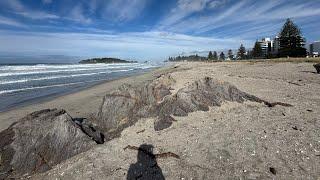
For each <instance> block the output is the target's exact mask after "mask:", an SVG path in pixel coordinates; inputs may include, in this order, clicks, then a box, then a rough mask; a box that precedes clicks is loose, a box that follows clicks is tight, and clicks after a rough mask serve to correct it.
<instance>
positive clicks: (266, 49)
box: [258, 38, 274, 56]
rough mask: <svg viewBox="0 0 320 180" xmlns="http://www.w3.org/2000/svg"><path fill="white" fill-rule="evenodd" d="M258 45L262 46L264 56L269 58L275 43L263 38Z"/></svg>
mask: <svg viewBox="0 0 320 180" xmlns="http://www.w3.org/2000/svg"><path fill="white" fill-rule="evenodd" d="M258 43H259V44H260V45H261V49H262V52H263V55H264V56H267V55H268V54H270V53H271V52H273V49H274V41H273V40H271V38H263V39H262V40H261V41H258Z"/></svg>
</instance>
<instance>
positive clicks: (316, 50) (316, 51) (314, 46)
mask: <svg viewBox="0 0 320 180" xmlns="http://www.w3.org/2000/svg"><path fill="white" fill-rule="evenodd" d="M310 55H311V56H319V55H320V41H315V42H313V43H311V44H310Z"/></svg>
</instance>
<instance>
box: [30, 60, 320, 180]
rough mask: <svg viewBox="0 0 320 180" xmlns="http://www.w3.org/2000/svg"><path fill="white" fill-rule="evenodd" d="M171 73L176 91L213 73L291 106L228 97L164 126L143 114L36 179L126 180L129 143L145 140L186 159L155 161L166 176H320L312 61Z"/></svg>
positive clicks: (198, 66)
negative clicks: (108, 138) (156, 127)
mask: <svg viewBox="0 0 320 180" xmlns="http://www.w3.org/2000/svg"><path fill="white" fill-rule="evenodd" d="M170 76H171V77H172V78H173V79H174V80H175V84H173V85H172V93H175V92H177V91H178V90H179V89H181V88H183V87H185V86H187V85H188V84H190V83H192V82H194V81H195V80H198V79H201V78H204V77H212V78H214V79H216V80H218V81H226V82H230V83H232V84H234V85H235V86H236V87H238V88H239V89H240V90H242V91H244V92H247V93H249V94H252V95H255V96H257V97H260V98H262V99H264V100H268V101H271V102H284V103H289V104H291V105H292V107H283V106H275V107H273V108H270V107H267V106H265V105H264V104H261V103H254V102H245V103H243V104H241V103H235V102H224V103H223V104H222V106H221V107H211V108H210V110H209V111H207V112H202V111H198V112H193V113H190V114H189V115H188V116H186V117H174V118H175V119H176V120H177V122H174V123H173V125H172V126H171V127H170V128H168V129H165V130H162V131H159V132H156V131H155V130H154V128H153V125H154V124H153V123H154V120H155V119H154V118H147V119H141V120H140V121H139V122H138V123H136V124H135V125H134V126H132V127H129V128H127V129H125V130H124V131H123V132H122V134H121V137H119V138H116V139H113V140H111V141H110V142H107V143H105V144H102V145H97V146H96V147H95V148H93V149H91V150H89V151H88V152H84V153H82V154H79V155H77V156H75V157H73V158H71V159H69V160H67V161H65V162H64V163H62V164H60V165H57V166H55V167H54V168H53V169H52V170H50V171H48V172H46V173H44V174H40V175H36V176H34V177H33V178H34V179H124V178H125V177H126V176H127V173H128V171H129V167H132V166H130V165H133V164H135V163H136V162H137V154H138V151H136V150H134V149H126V148H125V147H127V146H128V145H130V146H136V147H139V146H140V145H142V144H150V145H152V146H154V153H165V152H172V153H175V154H177V155H178V156H179V157H180V159H177V158H174V157H167V158H159V159H157V163H158V165H159V167H160V168H161V169H162V174H163V176H164V177H165V178H166V179H213V177H214V178H215V179H228V178H232V179H275V178H276V179H317V178H319V177H320V164H319V162H320V132H319V128H320V119H319V114H320V108H319V107H320V91H319V89H320V76H319V74H316V73H315V69H314V68H313V67H312V64H311V63H266V62H259V63H250V62H238V63H232V62H221V63H179V64H178V68H176V70H175V71H172V73H170ZM140 77H141V76H140ZM130 79H131V78H129V79H128V80H130ZM133 79H135V80H137V79H138V77H134V78H133ZM101 88H102V87H101ZM102 89H104V88H102ZM91 91H92V90H91ZM87 92H88V91H87ZM99 92H100V91H99ZM82 93H83V92H82ZM101 93H102V92H101ZM102 94H103V93H102ZM97 102H98V100H97ZM84 105H86V104H84ZM75 107H76V106H75ZM138 157H139V156H138Z"/></svg>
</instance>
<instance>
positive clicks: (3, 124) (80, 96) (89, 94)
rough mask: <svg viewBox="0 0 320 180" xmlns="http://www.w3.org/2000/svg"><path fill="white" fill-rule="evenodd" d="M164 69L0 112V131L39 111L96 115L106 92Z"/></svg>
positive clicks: (136, 81) (141, 80)
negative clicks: (51, 109) (60, 110)
mask: <svg viewBox="0 0 320 180" xmlns="http://www.w3.org/2000/svg"><path fill="white" fill-rule="evenodd" d="M166 69H167V68H162V69H158V70H154V71H152V72H148V73H144V74H142V75H136V76H131V77H126V78H120V79H118V80H113V81H108V82H105V83H102V84H99V85H96V86H94V87H91V88H88V89H85V90H81V91H78V92H75V93H71V94H68V95H64V96H60V97H57V98H51V99H50V100H49V101H46V100H44V101H42V102H39V103H32V104H31V105H27V106H24V107H18V108H13V109H12V110H9V111H6V112H0V131H2V130H4V129H6V128H7V127H8V126H9V125H10V124H11V123H13V122H15V121H17V120H18V119H21V118H22V117H24V116H26V115H27V114H30V113H32V112H34V111H38V110H41V109H48V108H61V109H65V110H67V111H68V112H69V113H70V114H71V115H72V116H74V117H81V118H85V117H89V116H90V115H91V114H94V113H96V111H97V110H98V107H99V106H100V105H101V101H102V98H103V96H104V95H105V94H106V93H107V92H109V91H111V90H114V89H116V88H118V87H119V86H120V85H122V84H124V83H129V84H130V83H132V84H137V83H141V82H143V81H147V80H150V79H152V78H154V77H155V76H157V75H158V74H159V73H161V72H163V71H166Z"/></svg>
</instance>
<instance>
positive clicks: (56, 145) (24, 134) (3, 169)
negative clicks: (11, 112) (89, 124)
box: [0, 109, 96, 179]
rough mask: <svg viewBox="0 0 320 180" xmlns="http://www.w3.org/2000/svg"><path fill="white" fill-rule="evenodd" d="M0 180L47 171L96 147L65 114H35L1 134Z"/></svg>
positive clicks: (47, 111)
mask: <svg viewBox="0 0 320 180" xmlns="http://www.w3.org/2000/svg"><path fill="white" fill-rule="evenodd" d="M0 137H1V140H0V179H5V178H17V177H21V176H28V175H30V174H34V173H38V172H44V171H46V170H48V169H50V168H51V167H52V166H54V165H56V164H59V163H60V162H62V161H64V160H66V159H68V158H70V157H72V156H74V155H76V154H79V153H81V152H84V151H86V150H88V149H89V148H91V147H92V146H93V145H94V144H96V143H95V142H94V141H92V140H91V139H90V138H89V137H88V136H87V135H86V134H84V133H83V132H82V130H81V128H80V126H79V125H77V124H76V123H75V122H73V119H72V118H71V117H70V116H69V115H68V114H67V113H66V112H65V111H64V110H57V109H46V110H42V111H37V112H34V113H32V114H30V115H28V116H26V117H24V118H23V119H21V120H20V121H18V122H17V123H14V124H12V125H11V126H10V127H9V128H8V129H6V130H4V131H2V132H1V133H0Z"/></svg>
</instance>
